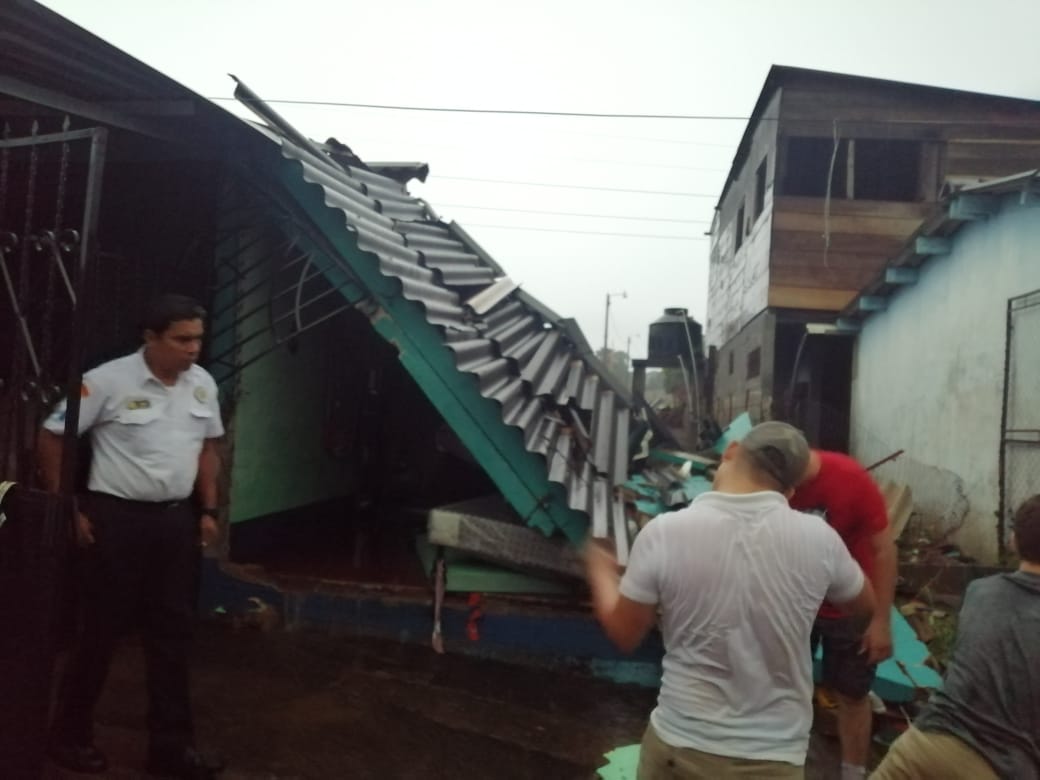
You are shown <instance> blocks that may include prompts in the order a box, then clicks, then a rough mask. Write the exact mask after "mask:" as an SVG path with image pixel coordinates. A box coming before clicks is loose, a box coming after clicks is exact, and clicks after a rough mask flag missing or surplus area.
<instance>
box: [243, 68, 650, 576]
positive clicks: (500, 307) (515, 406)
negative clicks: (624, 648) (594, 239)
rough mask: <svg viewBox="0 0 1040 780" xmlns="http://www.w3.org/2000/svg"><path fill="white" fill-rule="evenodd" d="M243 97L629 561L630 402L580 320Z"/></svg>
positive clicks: (398, 192)
mask: <svg viewBox="0 0 1040 780" xmlns="http://www.w3.org/2000/svg"><path fill="white" fill-rule="evenodd" d="M242 91H243V92H244V97H245V101H244V102H246V103H247V105H249V106H250V107H251V108H254V109H259V110H258V111H257V113H258V114H259V115H260V116H261V117H262V118H263V119H264V120H265V122H267V124H268V127H269V128H270V129H271V130H272V131H274V136H273V137H274V138H275V139H276V140H277V142H278V143H279V144H280V145H281V149H282V154H283V156H285V157H286V158H288V159H290V160H293V161H295V162H297V163H298V164H299V166H300V174H301V176H302V177H303V178H304V180H306V181H307V182H309V183H311V184H316V185H318V186H320V187H321V188H322V190H323V192H324V197H325V203H326V205H328V206H330V207H333V208H336V209H338V210H339V211H340V212H341V213H342V215H343V220H344V227H345V228H346V229H347V230H348V231H350V232H352V233H354V234H355V235H356V236H357V243H358V247H359V248H361V249H362V250H365V251H367V252H370V253H372V254H373V255H375V256H376V257H377V258H378V260H379V269H380V271H381V272H382V273H383V274H384V275H385V276H388V277H392V278H394V279H396V280H397V281H398V282H399V284H400V287H401V294H402V295H403V296H404V297H405V298H407V299H408V300H411V301H415V302H416V303H419V304H421V305H422V306H423V308H424V310H425V316H426V320H427V321H428V322H429V323H430V324H431V325H435V326H437V327H438V328H439V329H440V332H441V333H442V335H443V339H444V343H445V345H446V346H447V347H448V348H449V349H450V350H451V351H452V352H453V353H454V355H455V364H456V367H457V368H458V370H459V371H463V372H467V373H469V374H472V375H473V376H474V377H476V378H477V381H478V383H479V388H480V392H481V394H482V395H483V396H484V397H486V398H491V399H494V400H495V401H497V402H498V404H499V405H500V407H501V413H502V421H503V422H504V423H505V424H507V425H512V426H515V427H516V428H519V429H520V430H521V432H522V433H523V441H524V446H525V447H526V449H527V450H528V451H529V452H533V453H537V454H539V455H541V456H543V457H544V459H545V468H546V479H547V480H551V481H553V482H557V483H559V484H561V485H563V486H564V488H565V489H566V494H567V501H568V505H569V506H570V508H571V509H575V510H578V511H580V512H584V513H585V514H586V515H588V516H589V519H590V525H591V528H592V529H593V532H594V534H595V535H597V536H601V537H608V538H609V537H613V538H614V539H615V543H616V545H617V549H618V552H619V554H620V556H621V557H622V558H625V557H627V551H628V532H627V523H626V518H625V511H624V510H625V507H624V503H623V501H622V500H621V499H620V498H619V497H618V494H617V492H616V490H615V488H617V487H618V486H620V485H622V484H623V483H624V482H625V481H626V479H627V478H628V465H629V460H628V430H629V417H630V414H631V399H630V398H629V397H628V396H627V394H626V393H624V392H619V389H618V388H617V385H616V382H614V381H612V379H611V378H610V377H608V376H606V375H605V372H604V370H603V368H602V366H600V365H598V363H597V361H596V360H595V359H594V358H593V356H592V355H591V350H590V349H589V347H588V343H587V342H586V341H585V339H584V337H583V336H581V335H580V331H578V330H577V327H576V326H575V325H574V323H573V321H572V320H563V319H561V318H559V317H558V316H556V315H555V314H554V313H553V312H552V311H551V310H550V309H548V307H545V306H544V305H542V304H541V303H539V302H538V301H537V300H536V299H534V298H532V297H531V296H530V295H529V294H528V293H523V294H521V292H520V290H519V289H518V288H517V285H516V284H515V283H514V282H512V281H511V280H509V278H508V277H506V276H505V275H504V274H503V273H502V269H501V268H500V267H499V266H498V265H497V263H495V262H494V261H493V260H491V259H490V258H489V257H488V256H487V254H486V253H485V252H484V251H483V250H482V249H481V248H480V247H479V246H478V245H477V244H476V242H474V241H473V240H472V239H471V238H469V236H468V235H467V234H466V233H465V231H463V230H462V229H460V228H459V227H458V226H457V225H454V224H446V223H444V222H443V221H441V220H440V219H439V218H438V217H437V216H436V214H435V213H434V212H433V211H432V210H431V209H430V208H429V207H428V206H427V205H426V204H425V203H424V202H423V201H422V200H420V199H418V198H415V197H413V196H412V195H410V194H409V193H408V191H407V189H406V188H405V186H404V185H402V184H401V183H400V182H398V181H395V180H394V179H391V178H388V177H387V176H383V175H380V174H379V173H376V172H374V171H372V170H366V169H365V168H364V167H362V165H363V164H359V165H352V164H349V163H347V162H344V159H345V158H344V156H343V155H337V156H336V159H333V158H331V157H330V156H329V155H328V154H326V153H325V152H324V151H323V149H322V148H320V147H319V146H318V145H316V144H314V143H312V142H309V141H306V140H305V139H302V138H301V136H300V135H299V134H298V133H297V132H296V131H295V130H293V129H292V128H291V127H289V126H288V125H287V123H285V121H284V120H283V119H282V118H281V117H279V116H278V115H277V114H276V113H274V112H273V111H272V110H271V109H270V108H269V107H267V106H263V105H262V104H260V103H259V101H258V99H257V98H256V97H255V96H254V95H252V94H251V93H248V91H247V90H245V89H244V88H242Z"/></svg>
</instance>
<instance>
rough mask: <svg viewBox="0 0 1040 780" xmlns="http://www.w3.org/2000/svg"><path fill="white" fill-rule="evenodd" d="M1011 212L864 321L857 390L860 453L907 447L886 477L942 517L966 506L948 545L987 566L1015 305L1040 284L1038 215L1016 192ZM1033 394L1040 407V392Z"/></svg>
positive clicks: (935, 262)
mask: <svg viewBox="0 0 1040 780" xmlns="http://www.w3.org/2000/svg"><path fill="white" fill-rule="evenodd" d="M1002 205H1003V208H1002V210H1001V212H1000V213H999V214H998V215H996V216H994V217H991V218H990V219H989V220H987V221H983V222H973V223H969V224H967V225H965V226H964V227H962V228H961V229H960V230H959V231H958V232H957V233H956V234H954V237H953V251H952V253H951V254H949V255H946V256H940V257H936V258H933V259H931V260H930V261H929V262H927V263H926V264H925V265H924V266H923V267H922V268H921V275H920V278H919V280H918V282H917V283H916V284H914V285H910V286H907V287H906V288H904V289H901V290H900V291H898V292H897V293H896V294H895V295H893V296H892V297H891V298H890V299H889V302H888V309H887V310H886V311H884V312H879V313H877V314H874V315H872V316H871V317H870V318H869V319H868V320H867V321H866V322H865V323H864V326H863V329H862V331H861V333H860V335H859V337H858V343H857V349H856V358H855V363H854V368H853V387H852V450H853V454H854V455H856V456H857V457H859V458H860V459H861V460H862V461H864V462H867V463H869V462H873V461H874V460H876V459H879V458H881V457H884V456H885V455H888V454H889V453H891V452H893V451H895V450H897V449H903V450H905V451H906V454H905V455H904V456H903V457H902V458H900V459H899V460H897V461H895V462H894V463H893V464H892V465H891V466H889V467H887V472H888V476H890V477H891V478H895V479H903V480H906V481H909V482H910V483H911V488H912V489H913V490H914V492H915V498H919V499H921V500H922V501H923V502H925V504H926V505H928V506H931V507H933V508H936V513H939V512H940V511H941V510H942V509H943V508H949V507H956V505H957V504H958V502H959V503H960V504H961V505H962V508H963V505H964V504H965V503H966V509H967V516H966V520H965V523H964V525H963V527H962V528H961V530H959V531H957V532H956V533H955V534H953V535H952V537H951V540H952V541H954V542H956V543H957V544H959V545H960V546H961V548H962V550H963V551H964V552H965V553H966V554H968V555H972V556H974V557H977V558H979V559H981V560H983V561H987V562H992V561H993V560H994V559H995V557H996V554H997V534H996V514H995V513H996V511H997V508H998V505H999V488H998V457H999V450H1000V435H1001V404H1002V398H1003V371H1004V350H1005V321H1006V311H1007V300H1008V298H1010V297H1012V296H1016V295H1021V294H1023V293H1027V292H1031V291H1033V290H1036V289H1038V288H1040V207H1038V206H1037V204H1036V203H1035V202H1034V203H1033V204H1032V205H1028V206H1022V205H1020V204H1019V202H1018V198H1017V196H1007V197H1006V198H1005V200H1004V202H1003V204H1002ZM1035 337H1036V339H1037V342H1036V343H1035V345H1034V349H1033V354H1034V355H1035V358H1034V359H1036V360H1037V362H1040V332H1038V333H1036V334H1035ZM1031 392H1033V393H1035V404H1037V405H1040V387H1038V386H1034V388H1033V390H1032V391H1031ZM915 481H917V482H919V483H920V484H919V485H915V484H913V483H914V482H915ZM960 490H963V495H961V496H958V495H957V493H958V492H959V491H960Z"/></svg>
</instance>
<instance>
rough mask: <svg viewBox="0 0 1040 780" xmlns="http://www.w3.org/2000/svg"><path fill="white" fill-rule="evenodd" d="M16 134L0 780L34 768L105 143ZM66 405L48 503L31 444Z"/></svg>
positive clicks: (6, 245)
mask: <svg viewBox="0 0 1040 780" xmlns="http://www.w3.org/2000/svg"><path fill="white" fill-rule="evenodd" d="M20 129H21V130H22V132H23V133H25V134H24V135H22V136H20V137H15V133H14V130H13V129H12V127H11V125H10V124H7V123H5V124H4V126H3V128H2V134H0V483H2V485H0V670H2V671H0V702H3V704H2V706H0V774H2V775H3V776H4V777H26V778H31V777H37V776H39V775H40V773H41V771H42V765H43V750H44V742H45V735H46V727H47V714H48V705H49V701H50V681H51V671H52V666H53V655H54V647H55V617H56V614H57V611H58V598H57V595H58V593H59V582H60V578H61V576H62V574H63V571H64V568H65V567H64V565H63V564H64V560H65V551H66V548H67V543H68V539H69V527H70V526H69V520H70V518H71V511H72V507H73V501H72V500H71V497H72V495H73V494H74V488H75V480H76V473H77V464H76V457H75V454H76V435H75V431H76V428H77V423H78V419H79V388H80V384H81V375H80V371H81V363H82V354H83V347H84V342H85V337H86V333H87V328H88V327H89V317H88V313H89V310H90V306H91V302H90V301H89V300H88V298H89V297H90V296H89V295H86V294H85V293H86V286H85V285H84V284H83V281H84V279H86V278H87V276H88V274H90V273H92V272H93V270H94V269H93V261H94V258H95V257H96V255H97V251H96V250H97V246H96V244H97V242H96V231H97V224H98V207H99V205H100V200H101V176H102V170H103V166H104V158H105V148H106V142H107V131H106V130H104V129H102V128H91V129H84V130H69V129H68V122H67V121H66V122H65V123H64V124H63V125H62V126H61V127H58V128H55V129H56V130H57V132H53V133H45V132H40V126H39V124H38V123H36V122H32V124H31V125H29V126H28V127H27V128H20ZM26 131H27V132H26ZM63 395H67V396H68V398H69V403H68V409H67V412H66V433H65V449H64V452H65V454H66V457H64V458H63V462H62V475H61V491H60V494H59V495H52V494H50V493H46V492H44V491H43V490H41V489H39V487H38V485H39V481H38V477H37V474H36V461H35V457H34V451H35V441H36V437H37V433H38V431H39V426H40V423H41V421H42V420H43V417H44V416H45V415H46V414H47V413H48V412H49V411H50V409H51V407H52V406H53V405H54V403H55V402H56V401H58V400H59V399H60V398H61V397H62V396H63Z"/></svg>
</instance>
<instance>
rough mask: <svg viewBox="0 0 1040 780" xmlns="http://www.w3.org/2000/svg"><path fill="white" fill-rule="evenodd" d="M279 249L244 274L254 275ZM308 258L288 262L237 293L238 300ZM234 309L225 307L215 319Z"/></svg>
mask: <svg viewBox="0 0 1040 780" xmlns="http://www.w3.org/2000/svg"><path fill="white" fill-rule="evenodd" d="M277 249H281V245H279V246H278V247H277ZM277 249H276V250H273V251H271V252H268V253H267V254H265V255H264V256H263V259H261V260H260V261H259V262H256V263H253V265H252V266H251V267H250V268H249V270H248V271H246V272H243V273H252V272H253V271H255V270H256V269H258V268H260V267H261V266H262V265H264V264H265V263H268V262H270V260H271V257H272V256H273V255H274V254H275V253H276V251H277ZM306 258H307V254H306V253H304V254H302V255H299V256H298V257H294V258H293V259H292V260H290V261H288V262H287V263H286V264H285V265H283V266H282V267H281V268H279V269H278V270H277V271H274V272H273V273H271V274H269V275H267V276H264V278H263V279H261V280H260V281H259V282H256V283H255V284H253V285H252V286H251V287H248V288H247V289H245V290H241V291H239V292H238V293H237V298H238V299H240V300H241V299H242V298H248V297H249V296H250V295H252V294H253V293H255V292H256V291H257V290H259V289H260V288H262V287H263V286H264V285H265V284H267V283H268V282H270V281H271V280H272V279H273V278H274V277H275V275H276V274H277V273H278V272H279V271H284V270H285V269H286V268H292V267H293V266H294V265H296V264H297V263H299V262H300V261H301V260H304V259H306ZM239 278H241V277H239ZM232 309H234V304H232V305H231V306H225V307H224V308H223V309H221V310H220V311H219V312H214V313H213V317H214V319H220V318H222V317H224V316H225V315H227V314H230V313H231V310H232ZM214 335H215V334H214Z"/></svg>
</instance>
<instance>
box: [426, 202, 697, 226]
mask: <svg viewBox="0 0 1040 780" xmlns="http://www.w3.org/2000/svg"><path fill="white" fill-rule="evenodd" d="M435 208H436V209H438V210H440V209H442V208H453V209H478V210H480V211H510V212H515V213H517V214H549V215H551V216H560V217H603V218H604V219H627V220H634V221H636V222H679V223H682V224H685V225H710V224H711V222H710V221H709V220H706V219H668V218H666V217H629V216H622V215H620V214H592V213H589V212H580V211H542V210H540V209H507V208H498V207H496V206H467V205H466V204H465V203H437V204H436V205H435Z"/></svg>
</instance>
